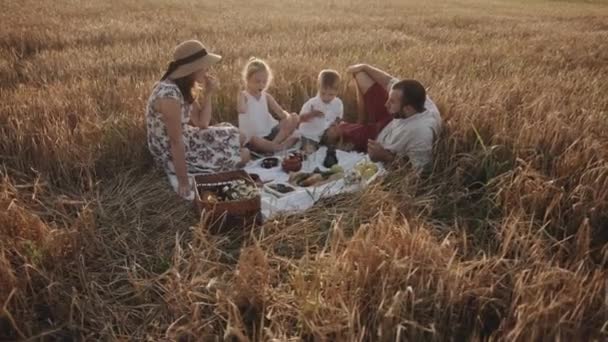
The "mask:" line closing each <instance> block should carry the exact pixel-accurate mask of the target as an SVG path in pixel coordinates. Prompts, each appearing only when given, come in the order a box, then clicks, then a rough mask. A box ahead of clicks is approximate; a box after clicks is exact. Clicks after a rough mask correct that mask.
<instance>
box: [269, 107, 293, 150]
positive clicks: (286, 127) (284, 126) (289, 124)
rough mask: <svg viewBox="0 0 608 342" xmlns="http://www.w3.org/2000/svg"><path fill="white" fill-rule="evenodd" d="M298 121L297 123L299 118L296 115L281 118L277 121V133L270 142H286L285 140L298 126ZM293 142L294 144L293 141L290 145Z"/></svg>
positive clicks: (279, 143) (280, 143)
mask: <svg viewBox="0 0 608 342" xmlns="http://www.w3.org/2000/svg"><path fill="white" fill-rule="evenodd" d="M298 123H299V120H298V117H297V116H296V115H289V117H287V118H285V119H283V120H281V121H280V122H279V133H278V134H277V136H276V137H275V138H274V139H273V140H272V142H273V143H275V144H277V145H283V144H284V143H285V142H286V140H289V138H290V137H291V135H292V134H293V132H294V131H295V130H296V128H298ZM295 141H296V142H297V141H298V139H297V138H296V139H295ZM293 144H295V142H293V143H292V144H291V145H293ZM289 147H291V146H289Z"/></svg>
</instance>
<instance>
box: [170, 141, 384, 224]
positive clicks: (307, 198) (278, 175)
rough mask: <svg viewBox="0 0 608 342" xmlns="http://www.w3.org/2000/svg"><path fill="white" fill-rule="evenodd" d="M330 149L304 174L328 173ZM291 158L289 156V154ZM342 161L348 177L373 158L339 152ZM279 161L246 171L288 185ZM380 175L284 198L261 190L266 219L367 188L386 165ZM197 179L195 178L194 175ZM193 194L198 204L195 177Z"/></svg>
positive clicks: (174, 184) (254, 164) (306, 165)
mask: <svg viewBox="0 0 608 342" xmlns="http://www.w3.org/2000/svg"><path fill="white" fill-rule="evenodd" d="M326 152H327V148H326V147H325V146H321V147H320V148H319V150H317V151H316V152H315V153H313V154H311V155H309V156H308V158H307V159H306V160H305V161H304V162H303V163H302V170H300V171H302V172H312V171H313V170H314V169H315V168H317V167H318V168H319V169H321V170H322V171H327V170H328V169H327V168H325V167H324V166H323V160H324V159H325V153H326ZM285 154H287V152H286V153H285ZM336 156H337V157H338V165H340V166H341V167H342V169H344V173H345V175H346V174H348V173H349V172H352V170H353V169H354V167H355V165H356V164H357V163H359V162H362V161H369V157H368V156H367V155H366V154H363V153H358V152H346V151H342V150H337V151H336ZM275 157H278V158H279V166H277V167H275V168H272V169H265V168H263V167H261V163H262V159H259V160H255V161H251V162H249V163H248V164H247V166H246V167H245V171H246V172H247V173H250V174H252V173H253V174H257V175H258V176H259V177H260V179H261V180H262V182H268V183H266V184H273V183H288V180H289V175H288V174H287V173H286V172H284V171H283V170H282V169H281V165H280V164H281V161H282V158H283V157H284V156H282V155H281V154H278V155H275ZM376 165H377V166H378V172H377V173H376V175H375V176H374V177H372V178H370V179H369V180H367V181H364V182H361V183H354V184H346V182H345V181H344V179H339V180H336V181H333V182H329V183H325V184H322V185H319V186H316V187H315V186H310V187H306V188H303V187H298V186H295V185H291V184H290V185H291V186H292V187H294V188H295V189H296V190H295V191H293V192H290V193H287V194H284V195H283V196H281V197H277V196H276V195H274V194H272V193H270V192H267V191H265V190H264V189H261V202H262V203H261V204H262V215H263V217H264V219H265V220H266V219H269V218H271V217H273V216H275V215H277V214H280V213H297V212H302V211H305V210H307V209H309V208H310V207H312V206H313V205H314V204H315V203H316V202H317V201H319V200H320V199H322V198H326V197H331V196H335V195H338V194H341V193H349V192H356V191H359V190H361V189H363V188H365V187H366V186H367V185H368V184H369V183H371V182H372V181H374V180H375V179H376V178H377V177H379V176H380V175H382V174H384V173H385V172H386V170H385V169H384V168H383V167H382V164H379V163H377V164H376ZM191 176H194V175H191ZM169 182H170V183H171V186H172V187H173V189H174V190H175V191H177V177H176V176H175V175H169ZM191 182H192V191H191V192H190V197H189V198H186V199H187V200H190V201H192V200H194V183H193V177H191Z"/></svg>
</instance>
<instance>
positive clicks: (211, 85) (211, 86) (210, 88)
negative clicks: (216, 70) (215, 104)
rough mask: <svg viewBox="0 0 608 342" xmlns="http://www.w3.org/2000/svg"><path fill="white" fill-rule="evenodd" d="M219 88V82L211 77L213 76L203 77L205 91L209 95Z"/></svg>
mask: <svg viewBox="0 0 608 342" xmlns="http://www.w3.org/2000/svg"><path fill="white" fill-rule="evenodd" d="M219 87H220V81H218V79H217V78H216V77H215V76H213V75H209V74H207V75H206V76H205V90H206V91H207V92H209V93H213V92H215V91H216V90H218V89H219Z"/></svg>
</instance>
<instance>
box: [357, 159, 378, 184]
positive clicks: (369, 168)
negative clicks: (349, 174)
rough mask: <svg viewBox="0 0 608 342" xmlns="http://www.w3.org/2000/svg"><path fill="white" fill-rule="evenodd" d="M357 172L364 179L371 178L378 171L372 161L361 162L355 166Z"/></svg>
mask: <svg viewBox="0 0 608 342" xmlns="http://www.w3.org/2000/svg"><path fill="white" fill-rule="evenodd" d="M355 170H356V171H357V173H359V174H360V175H361V177H363V178H364V179H366V180H368V179H370V178H372V177H373V176H374V175H375V174H376V173H377V172H378V165H376V164H375V163H372V162H363V163H360V164H357V165H356V166H355Z"/></svg>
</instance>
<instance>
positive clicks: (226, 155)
mask: <svg viewBox="0 0 608 342" xmlns="http://www.w3.org/2000/svg"><path fill="white" fill-rule="evenodd" d="M160 98H172V99H175V100H177V101H178V102H179V103H180V104H181V124H182V138H183V139H184V147H185V149H186V151H185V152H186V168H187V170H188V173H189V174H200V173H212V172H221V171H229V170H234V169H236V168H237V163H238V162H239V161H240V141H239V134H240V133H239V130H238V128H236V127H234V126H232V125H230V124H220V125H217V126H210V127H208V128H205V129H202V128H199V127H195V126H191V125H190V124H189V122H190V104H189V103H186V101H184V98H183V96H182V94H181V92H180V90H179V88H178V87H177V85H176V84H175V83H172V82H170V81H162V82H159V83H157V84H156V86H155V87H154V90H153V91H152V95H150V98H149V99H148V106H147V109H146V124H147V130H148V148H149V150H150V153H151V154H152V156H153V157H154V160H155V161H156V162H157V163H158V164H159V165H161V166H162V167H163V168H164V169H165V172H167V174H169V175H174V174H175V168H174V167H173V161H172V157H171V149H170V147H171V145H170V142H169V135H168V133H167V127H166V126H165V122H164V121H163V119H162V113H160V112H157V111H156V110H155V109H154V103H155V101H156V100H157V99H160Z"/></svg>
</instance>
